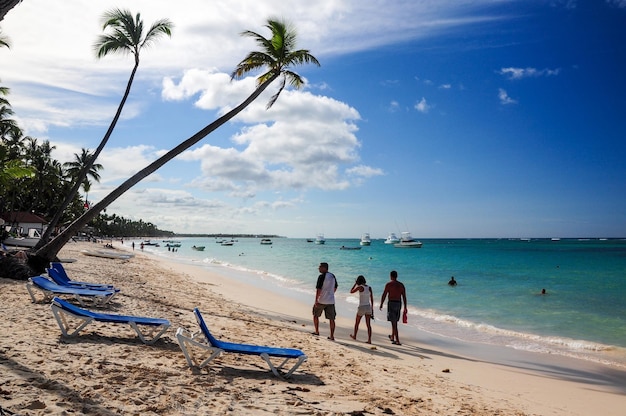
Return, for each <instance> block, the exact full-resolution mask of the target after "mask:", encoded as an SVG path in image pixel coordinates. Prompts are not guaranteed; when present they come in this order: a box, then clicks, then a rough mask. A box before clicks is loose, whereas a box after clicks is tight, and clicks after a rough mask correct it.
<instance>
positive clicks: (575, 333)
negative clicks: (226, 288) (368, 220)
mask: <svg viewBox="0 0 626 416" xmlns="http://www.w3.org/2000/svg"><path fill="white" fill-rule="evenodd" d="M180 241H181V243H182V246H181V247H180V248H179V249H178V251H177V252H171V251H168V249H167V248H166V247H165V243H163V242H160V244H161V247H158V248H156V247H146V250H147V251H151V252H153V253H155V254H158V255H162V256H167V257H168V258H172V259H175V260H177V261H184V262H193V263H194V264H197V265H199V266H201V267H213V268H214V267H226V268H229V269H231V270H236V271H238V273H245V276H246V277H245V278H246V279H248V281H250V282H252V283H257V284H260V285H263V286H266V287H270V288H272V287H273V288H275V289H280V290H283V291H284V290H289V291H291V293H292V294H293V296H298V297H303V299H305V300H310V299H312V296H313V295H312V293H313V291H314V284H315V280H316V277H317V274H318V272H317V266H318V264H319V262H321V261H326V262H328V263H329V264H330V270H331V271H332V272H334V273H335V274H336V276H337V279H338V282H339V285H340V286H339V290H338V295H337V297H338V309H339V311H340V313H341V312H344V313H346V314H348V313H349V315H347V316H350V317H351V316H352V314H353V313H354V309H355V308H354V306H353V305H354V302H355V298H354V297H353V296H351V295H350V294H349V290H350V288H351V287H352V283H353V282H354V280H355V278H356V277H357V276H358V275H359V274H363V275H364V276H365V277H366V279H367V281H368V284H370V285H371V286H372V288H373V290H374V299H375V301H376V303H378V301H379V299H380V295H381V292H382V289H383V287H384V285H385V283H386V282H387V281H388V279H389V271H391V270H397V271H398V274H399V280H400V281H402V282H403V283H404V284H405V285H406V288H407V293H408V300H409V305H410V308H409V309H410V320H409V321H410V322H409V326H408V327H413V328H415V329H419V330H422V331H427V332H430V333H433V334H438V335H443V336H446V337H452V338H455V339H459V340H464V341H476V342H484V343H490V344H497V345H505V346H508V347H512V348H518V349H523V350H530V351H539V352H545V353H558V354H562V355H569V356H576V357H579V358H583V359H589V360H596V361H602V362H606V363H609V364H615V365H619V366H625V365H626V240H598V239H593V240H591V239H590V240H578V239H562V240H560V241H551V240H550V239H538V240H530V241H526V240H507V239H469V240H465V239H432V240H431V239H426V240H422V241H423V243H424V246H423V247H422V248H421V249H399V248H394V247H393V246H392V245H387V244H384V243H383V240H373V241H372V245H371V246H369V247H367V246H366V247H362V248H361V249H360V250H340V247H341V246H346V247H358V246H359V240H358V239H329V240H327V242H326V244H325V245H316V244H314V243H309V242H307V241H306V240H305V239H289V238H274V239H273V244H272V245H271V246H267V245H261V244H260V243H259V242H260V239H256V238H249V239H238V241H237V242H235V244H234V245H233V246H230V247H226V246H221V245H220V244H216V243H215V239H212V238H193V239H192V238H184V239H180ZM126 244H128V242H127V243H126ZM192 245H203V246H206V249H205V251H201V252H200V251H194V250H192V249H191V246H192ZM450 276H455V278H456V280H457V281H458V285H457V286H456V287H450V286H448V285H447V282H448V280H449V278H450ZM542 288H545V289H546V291H547V295H540V292H541V289H542ZM340 303H341V305H340ZM376 310H377V309H376ZM408 327H407V328H408Z"/></svg>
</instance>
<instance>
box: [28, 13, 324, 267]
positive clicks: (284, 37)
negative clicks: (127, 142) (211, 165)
mask: <svg viewBox="0 0 626 416" xmlns="http://www.w3.org/2000/svg"><path fill="white" fill-rule="evenodd" d="M266 27H267V28H268V29H269V30H270V31H271V36H270V37H269V38H267V39H266V38H264V37H263V36H261V35H259V34H257V33H254V32H250V31H246V32H243V33H242V36H250V37H253V38H254V39H255V40H256V43H257V45H258V46H259V47H260V49H261V50H260V51H256V52H251V53H250V54H248V56H246V57H245V58H244V60H243V61H241V62H240V63H239V64H238V65H237V67H236V68H235V70H234V71H233V73H232V74H231V80H232V79H234V78H238V77H243V76H244V75H246V74H247V73H248V72H250V71H254V70H258V69H263V68H267V71H266V72H264V73H262V74H261V75H260V76H259V77H258V78H257V88H256V89H255V90H254V91H253V92H252V94H250V96H249V97H248V98H246V100H244V101H243V102H242V103H241V104H239V105H238V106H237V107H235V108H233V109H232V110H230V111H229V112H228V113H226V114H224V115H223V116H221V117H219V118H218V119H217V120H215V121H213V122H212V123H211V124H209V125H207V126H205V127H204V128H203V129H202V130H200V131H198V132H197V133H196V134H194V135H193V136H191V137H190V138H188V139H187V140H185V141H184V142H182V143H180V144H179V145H178V146H176V147H174V148H173V149H172V150H170V151H169V152H167V153H166V154H164V155H163V156H161V157H160V158H159V159H157V160H155V161H154V162H152V163H151V164H150V165H148V166H147V167H145V168H144V169H142V170H141V171H139V172H137V173H136V174H135V175H133V176H132V177H131V178H129V179H127V180H126V181H125V182H124V183H122V184H121V185H120V186H118V187H117V188H116V189H114V190H113V191H112V192H111V193H110V194H108V195H107V196H105V197H104V198H103V199H102V200H101V201H100V202H98V203H97V204H95V205H94V206H93V207H91V209H90V210H88V211H87V212H85V213H84V214H83V215H81V216H80V217H79V218H78V219H76V220H75V221H74V222H73V223H72V224H70V225H69V226H68V227H67V228H66V229H65V230H63V231H62V232H61V233H60V234H59V235H57V236H56V237H55V238H54V239H53V240H51V241H50V242H49V243H47V244H46V245H45V246H43V247H41V248H40V249H38V250H36V252H35V253H34V257H36V258H38V259H39V261H41V260H44V261H45V260H47V261H51V260H53V259H54V258H55V257H56V255H57V253H58V252H59V251H60V250H61V248H62V247H63V246H64V245H65V243H67V242H68V241H69V240H70V238H72V236H74V235H75V234H76V233H77V232H78V231H80V229H81V228H82V227H83V226H85V225H86V224H87V223H88V222H89V221H91V220H92V219H93V218H95V217H96V216H97V215H98V213H99V212H100V211H102V210H103V209H105V208H106V207H107V206H109V205H110V204H111V203H112V202H113V201H115V200H116V199H117V198H119V197H120V196H121V195H122V194H124V192H126V191H128V190H129V189H130V188H132V187H133V186H135V185H136V184H137V183H139V182H140V181H141V180H142V179H144V178H145V177H147V176H148V175H150V174H152V173H154V172H155V171H156V170H157V169H159V168H160V167H161V166H163V165H165V164H166V163H167V162H169V161H170V160H172V159H173V158H175V157H176V156H178V155H179V154H181V153H182V152H183V151H185V150H187V149H189V148H190V147H191V146H193V145H194V144H196V143H198V142H199V141H200V140H202V139H203V138H204V137H206V136H207V135H208V134H210V133H211V132H213V131H214V130H216V129H217V128H218V127H220V126H222V125H223V124H225V123H226V122H228V121H229V120H231V119H232V118H233V117H235V116H236V115H237V114H239V113H240V112H241V111H242V110H243V109H244V108H246V107H247V106H248V105H250V103H252V102H253V101H254V100H255V99H256V98H258V96H259V95H261V93H262V92H263V91H265V89H266V88H267V87H268V86H269V85H270V84H271V83H272V82H273V81H275V80H276V79H277V78H279V77H282V78H283V83H282V84H281V87H280V89H279V90H278V93H276V94H275V95H274V96H273V97H272V99H271V100H270V102H269V104H268V107H271V106H272V104H273V103H274V102H276V99H277V98H278V95H279V94H280V92H281V91H282V89H283V87H284V85H285V83H286V82H287V81H288V82H289V83H290V84H291V85H292V86H294V87H295V88H299V87H301V86H302V85H303V80H302V78H301V77H300V76H299V75H298V74H296V73H295V72H292V71H291V70H290V69H289V68H290V67H292V66H294V65H302V64H305V63H312V64H315V65H317V66H319V65H320V63H319V62H318V60H317V59H316V58H315V57H314V56H313V55H311V54H310V53H309V51H308V50H306V49H299V50H296V49H295V46H296V34H295V32H294V30H293V29H291V28H290V27H289V26H288V25H287V24H286V23H285V22H284V21H281V20H275V19H269V20H268V22H267V25H266ZM33 266H35V263H33Z"/></svg>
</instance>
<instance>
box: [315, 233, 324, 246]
mask: <svg viewBox="0 0 626 416" xmlns="http://www.w3.org/2000/svg"><path fill="white" fill-rule="evenodd" d="M325 243H326V239H325V238H324V234H318V235H317V237H315V244H325Z"/></svg>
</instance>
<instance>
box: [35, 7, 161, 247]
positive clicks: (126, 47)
mask: <svg viewBox="0 0 626 416" xmlns="http://www.w3.org/2000/svg"><path fill="white" fill-rule="evenodd" d="M172 27H173V24H172V22H170V21H169V20H168V19H160V20H157V21H156V22H155V23H153V24H152V26H150V29H148V31H147V32H145V33H144V23H143V20H142V19H141V14H140V13H137V14H136V15H135V16H134V17H133V15H132V13H131V12H130V11H128V10H121V9H114V10H110V11H108V12H106V13H105V14H104V15H103V17H102V29H103V30H104V31H105V32H106V31H107V30H108V31H109V32H110V33H105V34H104V35H100V36H99V37H98V39H97V41H96V43H95V44H94V50H95V52H96V56H97V57H98V58H104V57H105V56H107V55H109V54H114V53H119V54H125V55H127V54H132V55H133V56H134V58H135V65H134V66H133V70H132V71H131V73H130V78H128V82H127V84H126V91H125V92H124V96H123V97H122V101H120V104H119V105H118V107H117V112H116V113H115V116H114V117H113V120H112V121H111V124H110V125H109V128H108V130H107V131H106V133H105V134H104V137H103V138H102V141H101V142H100V145H98V148H97V149H96V151H95V152H94V153H93V155H92V156H91V159H89V161H86V162H85V163H84V164H83V167H82V169H81V170H80V172H79V173H78V174H77V176H76V182H75V183H74V186H73V187H72V189H70V191H69V192H68V194H67V195H66V196H65V200H64V201H63V203H62V204H61V206H60V207H59V209H58V210H57V212H56V213H55V215H54V216H53V217H52V220H50V224H49V225H48V228H47V229H46V231H45V232H44V234H43V236H42V237H41V240H40V241H39V243H38V244H37V247H36V248H39V247H41V246H43V244H45V243H46V242H47V241H48V239H49V238H50V235H51V234H52V230H54V228H55V227H56V225H57V224H58V222H59V220H60V219H61V216H62V215H63V212H64V211H65V209H66V208H67V207H68V206H69V204H70V203H71V202H72V200H73V199H74V196H75V195H76V193H77V192H78V190H79V188H80V186H81V184H82V183H83V181H84V180H85V178H86V177H87V175H88V173H89V171H90V169H91V165H92V164H93V163H94V162H95V160H96V159H97V158H98V156H99V155H100V152H101V151H102V149H103V148H104V146H105V145H106V144H107V142H108V141H109V137H111V134H112V133H113V129H114V128H115V125H116V124H117V121H118V120H119V118H120V115H121V114H122V109H123V108H124V104H125V103H126V99H127V98H128V95H129V94H130V88H131V86H132V84H133V80H134V79H135V73H136V72H137V68H139V52H141V50H142V49H143V48H145V47H148V46H150V45H152V44H153V43H154V42H155V41H156V40H157V39H158V38H159V37H161V36H162V35H167V36H172Z"/></svg>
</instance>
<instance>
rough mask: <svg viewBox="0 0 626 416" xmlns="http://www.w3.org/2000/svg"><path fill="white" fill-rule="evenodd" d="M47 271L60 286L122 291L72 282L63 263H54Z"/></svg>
mask: <svg viewBox="0 0 626 416" xmlns="http://www.w3.org/2000/svg"><path fill="white" fill-rule="evenodd" d="M47 271H48V276H50V278H51V279H52V280H53V281H54V282H55V283H56V284H57V285H59V286H69V287H82V288H84V289H92V290H114V291H116V292H119V291H120V290H119V289H116V288H115V286H113V285H109V284H104V283H89V282H79V281H76V280H72V279H70V277H69V276H68V275H67V272H66V271H65V268H64V267H63V265H62V264H61V263H57V262H52V263H51V264H50V268H48V269H47Z"/></svg>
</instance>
